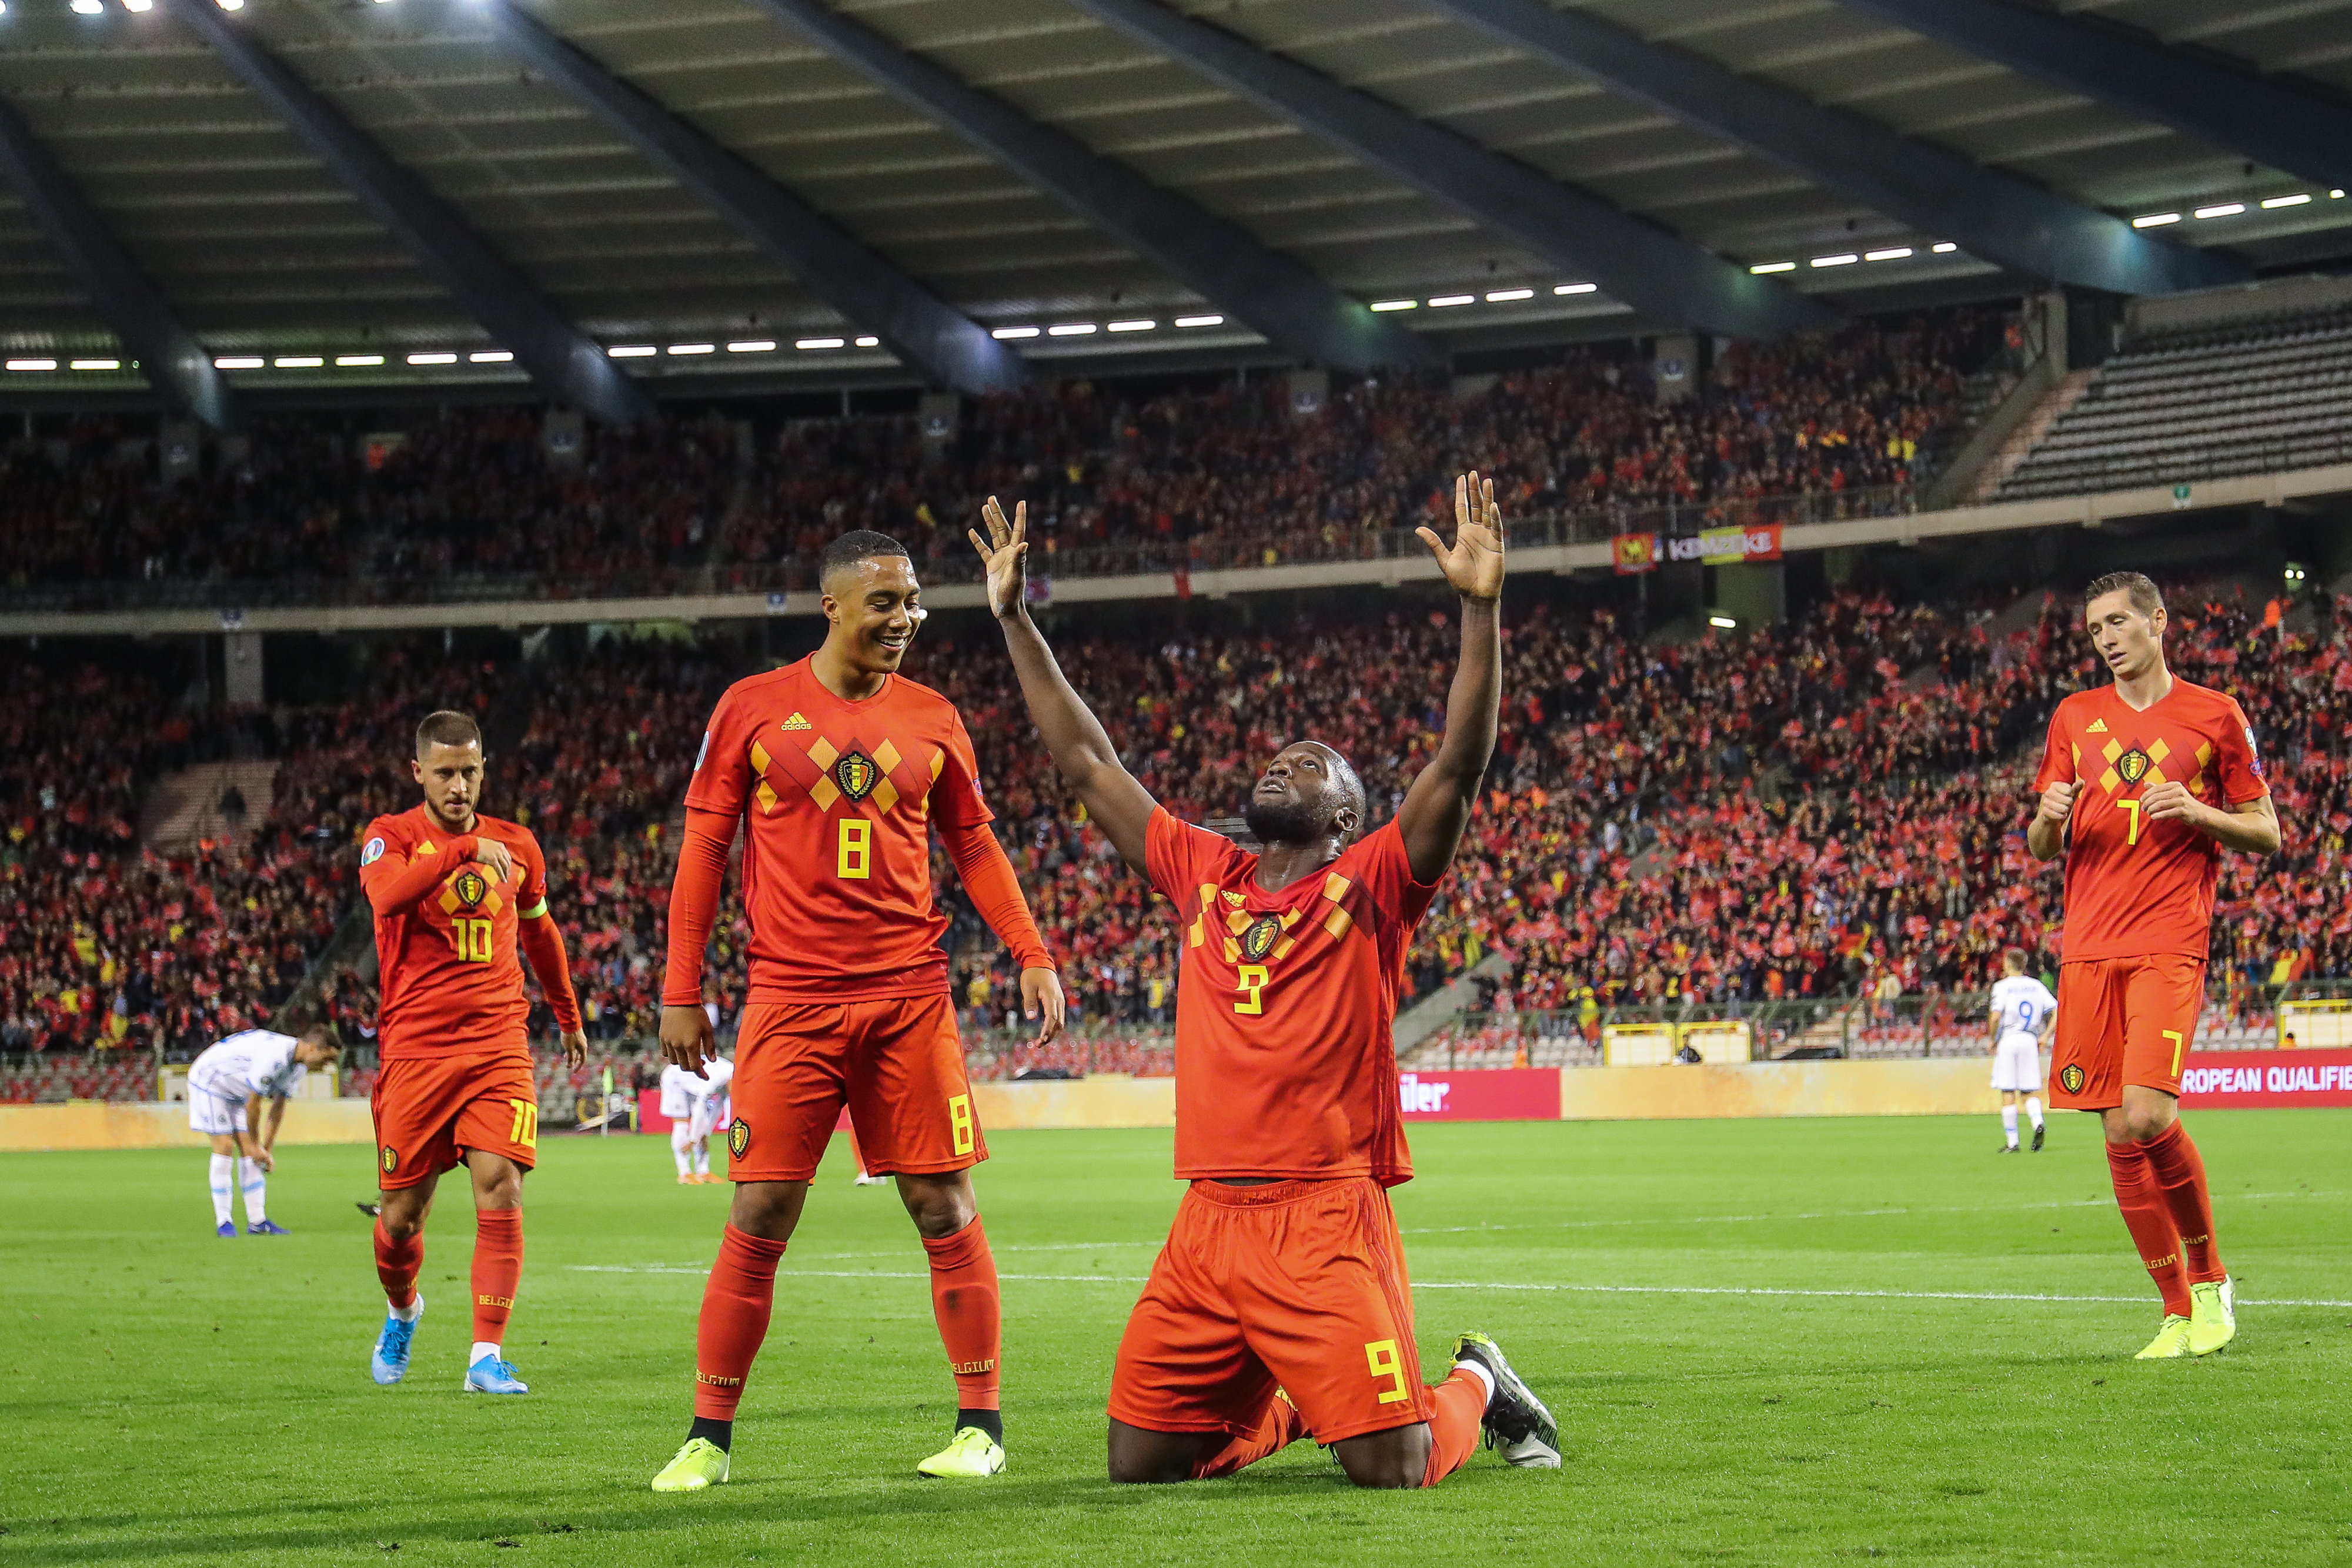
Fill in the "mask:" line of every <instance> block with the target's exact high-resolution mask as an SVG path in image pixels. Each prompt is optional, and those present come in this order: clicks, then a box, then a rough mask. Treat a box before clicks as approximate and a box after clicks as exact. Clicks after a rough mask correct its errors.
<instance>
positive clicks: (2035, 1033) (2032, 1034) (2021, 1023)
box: [1992, 947, 2058, 1155]
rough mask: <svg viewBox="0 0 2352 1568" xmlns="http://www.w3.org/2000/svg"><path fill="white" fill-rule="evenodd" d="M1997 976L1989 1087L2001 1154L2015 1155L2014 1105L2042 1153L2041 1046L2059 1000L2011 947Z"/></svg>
mask: <svg viewBox="0 0 2352 1568" xmlns="http://www.w3.org/2000/svg"><path fill="white" fill-rule="evenodd" d="M2000 967H2001V977H2000V979H1999V980H1997V981H1995V982H1994V983H1993V988H1992V1086H1993V1087H1994V1088H1995V1089H1998V1090H2000V1130H2001V1132H2002V1134H2004V1135H2005V1136H2006V1138H2007V1140H2008V1141H2007V1142H2006V1143H2004V1144H2003V1145H2001V1147H2000V1151H1999V1152H2000V1153H2001V1154H2004V1155H2013V1154H2015V1153H2017V1102H2018V1097H2019V1096H2020V1095H2022V1096H2024V1099H2025V1113H2026V1115H2027V1116H2029V1117H2031V1118H2032V1122H2033V1152H2034V1153H2035V1154H2037V1155H2038V1154H2040V1153H2041V1152H2042V1132H2043V1126H2042V1047H2043V1046H2044V1045H2046V1044H2047V1043H2049V1040H2050V1033H2051V1030H2052V1029H2053V1027H2054V1026H2055V1024H2056V1021H2057V1018H2058V998H2056V997H2053V996H2052V995H2051V994H2050V988H2049V987H2047V986H2045V985H2043V984H2042V982H2041V981H2039V980H2037V979H2035V978H2034V977H2032V976H2031V975H2029V974H2027V973H2026V972H2025V955H2024V954H2022V953H2021V952H2019V951H2018V950H2017V949H2016V948H2014V947H2011V949H2010V950H2009V951H2008V952H2006V953H2003V954H2002V955H2001V956H2000Z"/></svg>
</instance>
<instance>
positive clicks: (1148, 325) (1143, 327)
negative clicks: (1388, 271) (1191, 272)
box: [1108, 305, 1380, 332]
mask: <svg viewBox="0 0 2352 1568" xmlns="http://www.w3.org/2000/svg"><path fill="white" fill-rule="evenodd" d="M1372 308H1373V309H1375V310H1377V309H1379V308H1380V307H1379V306H1377V305H1375V306H1373V307H1372ZM1159 325H1160V323H1159V322H1157V321H1114V322H1112V323H1111V324H1110V326H1109V328H1108V330H1110V331H1113V332H1149V331H1150V330H1151V329H1153V328H1154V327H1157V326H1159Z"/></svg>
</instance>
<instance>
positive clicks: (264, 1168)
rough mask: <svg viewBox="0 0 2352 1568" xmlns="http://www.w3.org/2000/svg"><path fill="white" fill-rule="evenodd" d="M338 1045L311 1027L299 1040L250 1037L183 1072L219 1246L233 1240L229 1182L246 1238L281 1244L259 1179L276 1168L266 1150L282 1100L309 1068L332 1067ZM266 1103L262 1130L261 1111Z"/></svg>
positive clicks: (222, 1046)
mask: <svg viewBox="0 0 2352 1568" xmlns="http://www.w3.org/2000/svg"><path fill="white" fill-rule="evenodd" d="M341 1050H342V1044H341V1041H340V1040H337V1039H336V1038H335V1031H334V1030H333V1029H331V1027H329V1026H328V1025H326V1024H314V1025H312V1026H311V1027H310V1028H309V1029H307V1030H303V1031H302V1033H301V1034H300V1035H299V1036H297V1035H290V1034H275V1033H272V1032H271V1031H270V1030H266V1029H249V1030H243V1031H242V1032H240V1033H237V1034H233V1035H230V1036H229V1037H228V1038H227V1039H226V1040H222V1041H220V1042H219V1043H218V1044H216V1045H215V1046H212V1047H211V1048H210V1049H208V1050H207V1051H205V1053H204V1054H203V1055H202V1056H199V1057H197V1058H196V1060H195V1061H194V1063H193V1064H192V1065H191V1066H190V1067H189V1068H188V1125H189V1126H190V1127H192V1128H194V1130H195V1131H197V1132H199V1133H202V1134H205V1136H206V1137H209V1138H210V1139H211V1140H212V1144H213V1160H212V1190H213V1226H214V1231H215V1234H216V1235H218V1236H219V1237H220V1238H221V1239H223V1240H227V1239H230V1238H232V1237H234V1236H235V1235H236V1221H234V1220H232V1219H231V1218H229V1206H230V1202H231V1187H230V1181H231V1179H232V1178H235V1180H236V1185H237V1186H239V1187H242V1188H243V1189H244V1192H245V1220H246V1231H247V1234H248V1235H252V1236H283V1235H285V1234H286V1228H285V1227H283V1226H281V1225H276V1224H272V1223H271V1221H270V1218H269V1213H268V1192H267V1185H268V1184H267V1181H266V1176H267V1173H268V1170H269V1169H270V1167H271V1166H272V1165H273V1164H275V1163H276V1162H275V1161H274V1160H273V1159H272V1158H271V1156H270V1153H269V1146H270V1145H272V1144H273V1143H275V1142H277V1140H278V1123H279V1121H280V1120H281V1119H282V1118H283V1117H284V1116H285V1114H286V1097H287V1096H288V1095H289V1094H291V1093H292V1092H294V1091H295V1090H296V1088H298V1087H299V1085H300V1084H301V1082H302V1075H303V1073H304V1072H305V1071H307V1070H308V1069H310V1068H313V1067H323V1066H325V1065H326V1064H327V1063H328V1062H331V1061H334V1060H335V1056H336V1054H337V1053H338V1052H339V1051H341ZM264 1100H268V1102H269V1120H268V1125H267V1126H264V1125H263V1124H262V1116H261V1103H262V1102H263V1101H264Z"/></svg>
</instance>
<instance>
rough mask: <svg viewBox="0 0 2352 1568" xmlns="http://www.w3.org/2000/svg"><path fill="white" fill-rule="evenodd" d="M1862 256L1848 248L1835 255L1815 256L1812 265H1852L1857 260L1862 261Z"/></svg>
mask: <svg viewBox="0 0 2352 1568" xmlns="http://www.w3.org/2000/svg"><path fill="white" fill-rule="evenodd" d="M1861 259H1862V257H1860V256H1856V255H1854V253H1853V252H1852V251H1850V250H1847V251H1840V252H1839V253H1838V254H1837V255H1835V256H1815V257H1813V261H1812V265H1813V266H1815V267H1852V266H1853V264H1854V263H1855V262H1857V261H1860V260H1861Z"/></svg>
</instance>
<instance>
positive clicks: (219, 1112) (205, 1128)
mask: <svg viewBox="0 0 2352 1568" xmlns="http://www.w3.org/2000/svg"><path fill="white" fill-rule="evenodd" d="M188 1125H189V1126H191V1127H193V1128H194V1129H195V1130H196V1131H197V1132H199V1133H206V1134H219V1135H221V1136H224V1137H230V1138H234V1137H236V1135H237V1134H239V1133H242V1132H243V1131H245V1102H244V1101H242V1100H225V1099H223V1098H222V1097H221V1096H219V1095H217V1094H210V1093H206V1092H205V1091H204V1090H202V1089H199V1088H197V1087H196V1086H195V1085H194V1084H193V1083H191V1084H189V1085H188Z"/></svg>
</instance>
